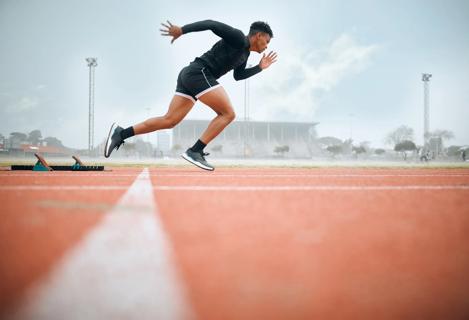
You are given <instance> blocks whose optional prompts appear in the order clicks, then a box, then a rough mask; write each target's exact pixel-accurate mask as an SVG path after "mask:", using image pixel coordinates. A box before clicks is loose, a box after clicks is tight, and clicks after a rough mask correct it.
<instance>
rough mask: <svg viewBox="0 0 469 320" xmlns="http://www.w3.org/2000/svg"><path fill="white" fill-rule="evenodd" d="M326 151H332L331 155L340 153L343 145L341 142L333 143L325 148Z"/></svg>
mask: <svg viewBox="0 0 469 320" xmlns="http://www.w3.org/2000/svg"><path fill="white" fill-rule="evenodd" d="M326 150H327V151H329V152H330V153H332V155H333V156H336V155H338V154H340V153H343V151H344V150H343V146H342V144H336V145H333V146H328V147H327V148H326Z"/></svg>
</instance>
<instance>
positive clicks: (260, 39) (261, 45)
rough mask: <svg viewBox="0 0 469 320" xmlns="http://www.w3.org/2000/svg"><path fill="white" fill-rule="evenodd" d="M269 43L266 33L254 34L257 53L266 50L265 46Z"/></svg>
mask: <svg viewBox="0 0 469 320" xmlns="http://www.w3.org/2000/svg"><path fill="white" fill-rule="evenodd" d="M269 42H270V36H269V35H268V34H267V33H262V32H259V33H258V34H256V45H257V50H256V51H257V52H259V53H261V52H263V51H264V50H265V49H267V45H268V44H269Z"/></svg>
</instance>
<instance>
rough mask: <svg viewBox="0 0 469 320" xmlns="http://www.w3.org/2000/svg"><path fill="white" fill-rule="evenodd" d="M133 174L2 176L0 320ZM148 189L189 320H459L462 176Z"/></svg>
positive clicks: (300, 172)
mask: <svg viewBox="0 0 469 320" xmlns="http://www.w3.org/2000/svg"><path fill="white" fill-rule="evenodd" d="M141 171H142V170H141V169H125V168H122V169H114V170H113V171H112V172H101V173H89V172H88V173H85V172H79V173H64V172H52V173H47V172H39V173H36V172H0V203H1V208H2V209H1V212H2V213H1V220H2V223H1V224H0V257H1V262H0V315H2V314H3V315H5V317H8V315H11V314H13V311H12V310H21V309H22V308H24V304H25V297H27V296H28V294H29V292H30V291H32V290H33V289H32V288H35V287H37V286H38V285H43V284H44V283H47V281H48V280H47V279H49V278H48V277H49V276H50V274H51V273H54V272H56V271H55V270H56V269H55V266H57V265H58V264H62V263H63V261H64V259H65V260H66V259H68V258H67V257H68V256H67V253H68V252H70V251H71V250H72V249H73V248H76V247H77V246H78V244H79V243H80V242H81V241H82V240H83V239H84V238H86V237H87V235H88V234H89V233H90V230H93V229H94V228H97V227H98V226H100V225H101V224H103V220H104V218H105V217H106V216H107V215H108V214H109V212H110V211H111V210H112V208H113V207H115V206H116V204H117V203H118V201H119V199H121V198H122V197H123V195H124V194H125V193H126V192H127V191H128V189H129V188H130V186H131V185H132V184H133V183H134V181H135V180H136V178H137V176H139V174H140V173H141ZM150 180H151V186H152V190H153V195H154V198H155V202H156V205H157V209H155V210H154V215H155V217H157V218H158V219H159V220H161V223H162V226H163V229H164V233H165V234H166V236H167V239H168V243H167V245H168V247H169V251H170V260H171V261H172V266H173V269H174V271H175V273H176V274H177V277H178V278H179V279H180V283H181V284H182V288H183V292H184V293H183V294H184V296H185V297H186V299H185V301H186V304H187V307H188V308H189V309H190V310H192V317H193V318H196V319H396V318H397V319H467V318H468V317H469V272H468V271H469V200H468V199H469V170H465V169H446V170H443V169H354V168H346V169H345V168H333V169H331V168H317V169H291V168H285V169H259V168H251V169H229V168H225V169H217V170H216V171H215V172H203V171H198V170H196V169H193V168H176V169H171V168H152V169H150ZM132 208H133V209H132ZM130 210H131V211H132V210H133V211H135V212H133V213H134V214H138V211H139V210H140V209H139V208H138V207H131V209H130ZM121 245H122V246H123V247H124V246H125V244H124V243H121ZM130 249H132V248H130ZM150 249H151V248H150ZM64 257H65V258H64ZM132 265H133V264H132V260H130V262H129V266H130V267H129V269H126V270H127V272H129V273H133V272H136V271H135V270H133V269H132ZM104 271H105V270H104ZM138 272H141V271H138ZM155 272H157V271H155V270H151V268H149V269H148V270H145V273H143V275H144V276H145V275H148V276H151V274H152V273H155ZM77 277H80V274H77ZM143 279H145V277H143ZM116 281H118V279H117V277H116ZM87 290H89V288H87V287H86V286H83V288H82V291H83V292H82V294H83V295H87V294H89V293H88V292H87ZM128 294H129V295H132V292H128ZM112 298H113V297H109V299H112ZM151 301H152V300H151V297H148V301H142V302H141V303H142V304H151V303H152V302H151ZM99 303H100V301H96V304H99ZM114 303H116V304H119V303H120V302H119V301H114ZM15 312H16V311H15ZM127 315H128V314H127ZM130 318H142V317H139V316H138V313H137V314H135V313H131V314H130Z"/></svg>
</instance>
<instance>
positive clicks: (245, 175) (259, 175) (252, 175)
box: [158, 172, 469, 179]
mask: <svg viewBox="0 0 469 320" xmlns="http://www.w3.org/2000/svg"><path fill="white" fill-rule="evenodd" d="M158 175H159V176H160V177H198V178H199V177H227V178H240V179H246V178H247V179H249V178H283V177H285V178H303V177H304V178H327V177H331V178H342V177H344V178H386V177H389V178H394V177H412V178H414V177H423V178H433V177H442V178H444V177H458V178H459V177H461V178H469V174H358V173H357V174H327V173H324V174H310V173H306V174H302V173H298V174H290V173H285V174H281V173H279V174H270V173H246V172H240V173H238V174H224V173H221V174H220V173H216V174H210V175H207V174H203V173H198V174H197V173H164V172H159V173H158Z"/></svg>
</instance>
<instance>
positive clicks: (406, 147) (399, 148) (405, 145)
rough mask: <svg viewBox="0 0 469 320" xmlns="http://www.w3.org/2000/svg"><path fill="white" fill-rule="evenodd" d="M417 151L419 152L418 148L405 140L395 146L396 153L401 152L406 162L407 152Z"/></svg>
mask: <svg viewBox="0 0 469 320" xmlns="http://www.w3.org/2000/svg"><path fill="white" fill-rule="evenodd" d="M415 150H417V146H416V145H415V143H413V142H412V141H410V140H404V141H402V142H399V143H398V144H396V145H395V146H394V151H396V152H401V153H402V154H403V156H404V160H406V159H407V151H415Z"/></svg>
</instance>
